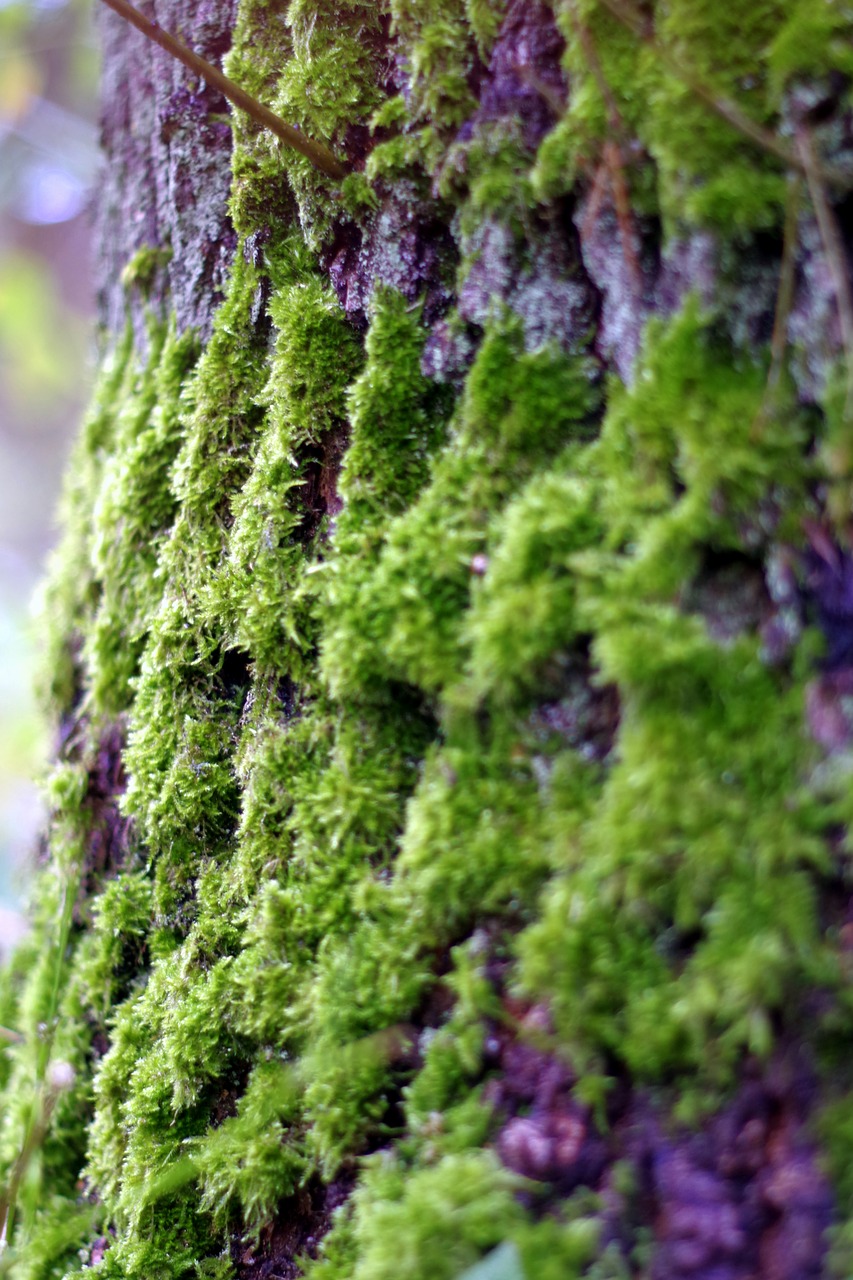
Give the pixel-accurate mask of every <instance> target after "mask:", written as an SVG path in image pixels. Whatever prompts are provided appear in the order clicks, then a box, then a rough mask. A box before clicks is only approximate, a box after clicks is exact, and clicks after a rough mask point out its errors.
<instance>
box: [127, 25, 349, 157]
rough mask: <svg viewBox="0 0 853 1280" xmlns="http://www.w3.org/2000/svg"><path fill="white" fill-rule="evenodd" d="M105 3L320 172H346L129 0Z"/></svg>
mask: <svg viewBox="0 0 853 1280" xmlns="http://www.w3.org/2000/svg"><path fill="white" fill-rule="evenodd" d="M104 4H108V5H109V7H110V8H111V9H113V10H115V12H116V13H118V14H120V15H121V17H122V18H124V19H125V20H126V21H127V22H130V23H132V24H133V26H134V27H136V29H137V30H138V31H141V32H142V34H143V35H144V36H147V37H148V39H149V40H153V41H154V43H155V44H158V45H159V46H160V48H161V49H165V50H166V52H167V53H170V54H171V55H172V57H173V58H177V59H178V61H179V62H182V63H183V64H184V66H185V67H188V68H189V69H190V71H194V72H195V74H196V75H198V76H201V78H202V79H203V80H206V81H207V83H208V84H209V85H210V87H211V88H212V89H218V90H219V92H220V93H221V94H222V95H223V96H224V97H226V98H227V99H228V101H229V102H232V103H233V104H234V106H235V107H239V108H240V110H241V111H245V112H246V114H247V115H248V116H251V118H252V119H253V120H256V121H257V122H258V124H260V125H263V127H264V128H265V129H269V131H270V133H274V134H275V136H276V137H277V138H280V139H281V141H282V142H284V143H285V144H286V145H287V146H288V147H292V148H293V149H294V151H298V152H299V153H300V155H303V156H305V158H306V159H307V160H310V161H311V163H312V164H313V166H314V168H315V169H319V170H320V172H321V173H325V174H326V176H327V177H329V178H333V179H334V180H335V181H336V182H341V181H343V179H344V178H345V177H346V176H347V170H346V169H345V168H344V166H343V165H342V164H341V162H340V161H339V160H338V159H337V158H336V156H334V155H333V154H332V152H331V151H330V150H329V148H328V147H327V146H326V145H325V144H324V143H322V142H316V141H315V140H314V139H313V138H306V137H305V134H304V133H300V132H299V130H298V129H294V128H293V126H292V125H289V124H286V123H285V121H284V120H282V119H281V117H280V116H277V115H276V114H275V112H274V111H270V109H269V107H265V106H264V104H263V103H262V102H258V100H257V98H253V97H252V95H251V94H250V93H247V92H246V90H245V89H241V88H240V86H239V85H238V84H235V83H234V81H233V80H229V78H228V76H226V75H224V74H223V72H221V71H220V70H219V68H218V67H215V66H214V65H213V64H212V63H211V62H208V61H207V60H206V59H205V58H202V57H201V56H200V55H199V54H197V53H195V52H194V50H192V49H190V48H188V47H187V45H185V44H184V43H183V42H182V41H181V40H179V39H178V38H177V36H173V35H172V34H171V32H169V31H166V30H164V29H163V27H161V26H160V25H159V24H158V23H156V22H152V21H151V20H150V19H149V18H146V17H145V15H144V14H143V13H140V12H139V10H138V9H135V8H134V7H133V5H132V4H128V0H104Z"/></svg>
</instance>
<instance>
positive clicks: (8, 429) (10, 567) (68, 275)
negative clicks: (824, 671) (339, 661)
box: [0, 0, 98, 954]
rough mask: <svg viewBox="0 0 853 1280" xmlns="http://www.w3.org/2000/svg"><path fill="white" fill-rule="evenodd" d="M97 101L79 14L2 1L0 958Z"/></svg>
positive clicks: (33, 745)
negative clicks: (36, 598)
mask: <svg viewBox="0 0 853 1280" xmlns="http://www.w3.org/2000/svg"><path fill="white" fill-rule="evenodd" d="M96 94H97V56H96V46H95V40H94V36H93V31H92V15H91V5H90V3H89V0H27V2H23V0H12V2H11V3H7V2H6V0H0V954H2V953H3V951H4V950H6V949H8V947H9V946H10V945H11V944H12V943H13V942H14V940H15V938H16V936H17V935H18V933H19V931H20V929H21V927H22V920H21V917H20V909H21V904H22V902H23V901H24V899H25V897H26V882H27V877H28V868H29V867H30V866H31V864H32V859H33V854H34V850H35V844H36V839H37V833H38V828H39V823H40V820H41V815H40V810H39V799H38V787H37V785H36V780H37V778H38V775H39V773H40V772H41V770H42V769H43V767H44V761H45V759H46V752H47V742H46V735H45V732H44V728H43V726H42V725H41V723H40V721H39V717H38V714H37V710H36V706H35V700H34V696H33V673H34V668H35V664H36V659H37V653H38V635H37V625H36V622H35V620H34V615H33V609H32V601H33V595H34V593H35V590H36V587H37V585H38V582H39V579H40V577H41V575H42V573H43V570H44V565H45V560H46V557H47V553H48V551H49V549H50V547H51V546H52V545H53V543H54V541H55V538H56V525H55V515H56V504H57V498H58V492H59V486H60V482H61V476H62V470H63V466H64V463H65V460H66V458H67V456H68V450H69V447H70V444H71V440H72V438H73V435H74V432H75V430H76V428H77V425H78V423H79V420H80V417H81V414H82V412H83V409H84V406H85V403H86V400H87V397H88V394H89V389H90V386H91V380H92V374H93V366H92V356H91V350H92V342H91V336H92V335H91V315H92V298H91V289H90V283H89V280H90V270H89V241H90V224H89V217H88V202H89V199H90V194H91V191H92V187H93V184H94V182H95V179H96V170H97V162H98V155H97V130H96V125H95V117H96Z"/></svg>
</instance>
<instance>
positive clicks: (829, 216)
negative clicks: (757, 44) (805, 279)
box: [796, 125, 853, 417]
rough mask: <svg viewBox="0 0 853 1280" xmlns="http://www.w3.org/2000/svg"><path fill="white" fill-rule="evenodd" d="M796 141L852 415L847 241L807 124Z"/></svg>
mask: <svg viewBox="0 0 853 1280" xmlns="http://www.w3.org/2000/svg"><path fill="white" fill-rule="evenodd" d="M796 141H797V151H798V153H799V156H800V159H801V160H802V162H803V169H804V171H805V175H806V182H807V184H808V188H809V196H810V197H811V202H812V205H813V207H814V212H815V218H816V219H817V226H818V231H819V232H820V238H821V241H822V242H823V249H824V253H825V254H826V261H827V265H828V267H829V272H830V275H831V276H832V288H833V292H834V293H835V305H836V307H837V308H838V320H839V323H840V325H841V341H842V343H843V346H844V354H845V357H846V360H847V392H846V396H845V401H844V416H845V417H849V416H850V413H851V409H853V295H851V291H850V280H849V277H848V274H847V257H846V254H845V251H844V241H843V240H842V237H841V232H840V230H839V228H838V222H837V221H836V218H835V214H834V213H833V212H832V206H831V205H830V203H829V199H828V198H827V194H826V190H825V188H824V185H823V182H822V181H821V174H820V170H819V167H818V163H817V157H816V156H815V153H814V147H813V145H812V138H811V134H810V133H809V131H808V129H807V128H806V127H805V125H803V126H801V127H800V128H799V129H798V130H797V135H796Z"/></svg>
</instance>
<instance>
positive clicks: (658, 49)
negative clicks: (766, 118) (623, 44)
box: [601, 0, 853, 185]
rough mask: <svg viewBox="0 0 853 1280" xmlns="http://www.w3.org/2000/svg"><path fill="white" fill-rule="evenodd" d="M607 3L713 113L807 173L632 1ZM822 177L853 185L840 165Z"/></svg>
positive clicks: (783, 144)
mask: <svg viewBox="0 0 853 1280" xmlns="http://www.w3.org/2000/svg"><path fill="white" fill-rule="evenodd" d="M601 3H602V4H603V5H604V7H605V8H606V9H607V10H608V11H609V12H610V13H612V14H613V17H614V18H616V20H617V21H618V22H621V23H622V25H623V26H625V27H627V28H628V30H629V31H631V32H633V34H634V35H635V36H636V37H637V39H638V40H642V42H643V44H645V45H647V46H648V48H650V49H651V50H653V52H654V53H655V55H656V56H657V57H658V58H659V59H660V61H661V62H662V63H664V65H665V66H666V67H668V68H669V70H670V71H671V72H672V74H673V75H674V76H676V77H677V78H678V79H679V80H681V81H682V83H683V84H685V85H686V86H687V88H688V89H689V90H690V91H691V93H693V94H694V95H695V97H697V98H699V100H700V101H701V102H704V104H705V106H706V107H707V108H708V109H709V110H710V111H713V113H714V114H715V115H717V116H719V117H720V119H721V120H725V121H726V123H727V124H730V125H731V127H732V128H733V129H736V130H737V132H738V133H740V134H741V136H742V137H744V138H746V139H747V141H749V142H751V143H752V144H753V146H755V147H758V148H759V149H760V150H761V151H764V152H766V153H767V154H769V155H772V156H775V157H776V159H777V160H779V161H780V162H781V163H782V164H783V165H785V167H786V168H788V169H795V170H796V171H797V172H798V173H802V174H805V172H806V169H805V164H804V162H803V159H802V157H801V156H800V155H798V154H797V152H796V151H794V150H793V149H792V148H791V147H789V146H788V144H787V143H786V142H783V140H782V139H781V138H779V137H777V135H776V134H775V133H773V132H772V130H770V129H765V128H764V126H763V125H760V124H758V123H757V122H756V121H755V120H753V119H751V117H750V116H748V115H747V114H746V112H745V111H742V110H741V109H740V107H739V106H738V105H737V103H736V102H733V101H732V99H731V98H727V97H725V96H724V95H723V94H721V93H719V92H718V91H717V90H716V89H715V88H714V87H713V86H712V85H710V84H707V83H706V82H705V81H704V80H703V79H702V77H701V76H700V75H699V74H698V72H696V71H695V70H694V69H693V68H692V67H688V66H686V65H685V64H684V63H683V62H682V61H681V60H680V59H679V58H677V57H676V56H675V55H674V54H673V53H672V52H671V50H669V49H667V47H666V45H664V44H661V42H660V41H659V40H658V39H657V38H656V36H655V34H654V32H653V31H652V28H651V26H650V24H649V22H648V21H647V20H646V18H645V17H644V16H643V15H642V14H641V13H638V12H637V10H636V9H635V8H634V7H633V5H632V4H630V3H629V0H601ZM818 171H819V173H820V177H821V179H822V180H823V181H824V182H830V183H833V184H836V183H839V184H841V185H849V183H850V181H851V178H853V173H851V171H850V170H849V169H842V168H839V167H838V166H836V165H827V164H820V165H818Z"/></svg>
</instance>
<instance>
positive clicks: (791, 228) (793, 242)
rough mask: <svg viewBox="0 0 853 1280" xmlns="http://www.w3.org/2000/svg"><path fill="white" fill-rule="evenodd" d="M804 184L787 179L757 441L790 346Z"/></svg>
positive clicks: (755, 422) (796, 178)
mask: <svg viewBox="0 0 853 1280" xmlns="http://www.w3.org/2000/svg"><path fill="white" fill-rule="evenodd" d="M802 188H803V180H802V178H801V176H800V174H798V173H790V174H789V175H788V194H787V199H786V201H785V226H784V230H783V232H782V261H781V263H780V265H779V287H778V289H777V291H776V310H775V313H774V316H773V334H772V336H771V338H770V368H769V370H768V373H767V382H766V384H765V387H764V395H763V396H762V397H761V404H760V406H759V409H758V412H757V413H756V415H755V418H754V420H753V423H752V430H751V432H750V434H751V436H752V438H753V439H754V440H756V439H758V438H759V437H760V436H761V435H762V434H763V432H764V428H765V426H766V425H767V421H768V418H769V417H770V414H771V411H772V407H773V402H774V401H775V399H776V393H777V391H778V390H779V383H780V381H781V379H782V370H783V368H784V366H785V351H786V349H787V345H788V321H789V319H790V317H791V308H792V306H793V303H794V278H795V271H796V265H797V222H798V219H799V214H800V196H801V193H802Z"/></svg>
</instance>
